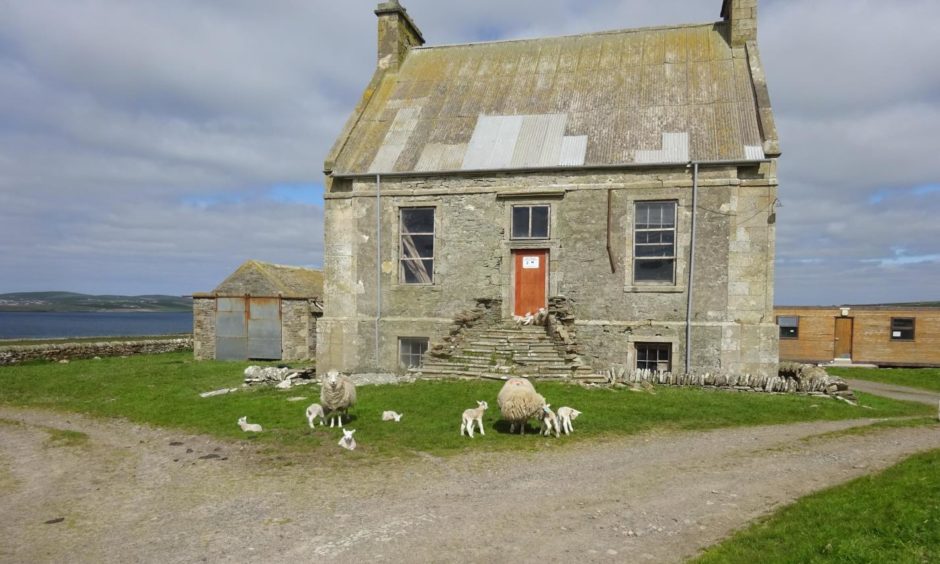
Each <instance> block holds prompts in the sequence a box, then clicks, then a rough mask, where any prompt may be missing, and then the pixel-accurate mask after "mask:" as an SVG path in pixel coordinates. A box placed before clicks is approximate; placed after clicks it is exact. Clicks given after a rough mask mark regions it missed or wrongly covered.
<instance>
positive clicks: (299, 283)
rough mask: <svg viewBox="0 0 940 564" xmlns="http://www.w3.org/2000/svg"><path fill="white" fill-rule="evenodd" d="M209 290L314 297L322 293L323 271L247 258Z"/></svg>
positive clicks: (236, 294) (289, 296)
mask: <svg viewBox="0 0 940 564" xmlns="http://www.w3.org/2000/svg"><path fill="white" fill-rule="evenodd" d="M212 294H215V295H223V296H244V295H245V294H251V295H252V296H264V297H274V296H278V295H280V296H281V297H285V298H318V297H321V296H322V295H323V272H322V271H319V270H313V269H310V268H301V267H299V266H284V265H280V264H271V263H268V262H261V261H256V260H249V261H246V262H245V263H244V264H242V265H241V266H239V267H238V269H237V270H236V271H235V272H233V273H232V274H231V275H229V277H228V278H226V279H225V280H224V281H223V282H222V283H221V284H219V285H218V286H217V287H216V289H215V290H213V291H212Z"/></svg>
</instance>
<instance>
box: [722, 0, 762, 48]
mask: <svg viewBox="0 0 940 564" xmlns="http://www.w3.org/2000/svg"><path fill="white" fill-rule="evenodd" d="M721 17H722V18H724V20H725V21H726V22H728V39H729V40H730V41H731V46H732V47H744V45H745V44H746V43H747V42H748V41H756V40H757V0H724V3H723V4H722V5H721Z"/></svg>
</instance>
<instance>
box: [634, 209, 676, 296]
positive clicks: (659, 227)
mask: <svg viewBox="0 0 940 564" xmlns="http://www.w3.org/2000/svg"><path fill="white" fill-rule="evenodd" d="M675 281H676V203H675V202H637V203H636V222H635V224H634V228H633V282H634V283H647V284H675Z"/></svg>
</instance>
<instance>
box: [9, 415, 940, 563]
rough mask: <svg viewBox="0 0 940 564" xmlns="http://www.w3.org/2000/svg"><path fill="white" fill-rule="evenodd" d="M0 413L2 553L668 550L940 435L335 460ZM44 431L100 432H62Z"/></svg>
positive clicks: (673, 439) (776, 436)
mask: <svg viewBox="0 0 940 564" xmlns="http://www.w3.org/2000/svg"><path fill="white" fill-rule="evenodd" d="M0 418H2V419H4V420H6V422H2V423H0V539H2V544H0V559H2V560H3V561H6V562H50V561H57V562H62V561H70V562H99V561H104V562H118V561H121V562H126V561H141V562H155V561H159V562H161V563H168V562H192V561H200V560H203V559H205V560H208V561H210V562H211V561H239V562H244V561H253V562H264V561H284V560H291V561H341V562H361V561H367V560H386V561H403V562H430V561H443V562H448V561H458V560H459V561H465V562H466V561H471V562H482V561H495V560H501V561H506V560H508V559H513V560H518V561H552V562H554V561H561V560H562V559H565V560H570V559H571V557H572V556H574V557H577V559H578V560H587V561H611V562H613V561H619V562H623V561H632V562H642V561H650V562H674V561H681V560H683V559H684V558H686V557H688V556H690V555H693V554H695V553H696V552H697V551H698V550H699V549H700V548H701V547H704V546H707V545H709V544H711V543H713V542H715V541H717V540H720V539H721V538H722V537H724V536H726V535H727V534H728V533H729V532H731V531H732V530H734V529H736V528H739V527H741V526H743V525H744V524H745V523H747V522H748V521H750V520H751V519H753V518H755V517H757V516H759V515H762V514H765V513H767V512H769V511H771V510H773V509H774V508H775V507H777V506H779V505H781V504H784V503H787V502H790V501H792V500H794V499H795V498H797V497H799V496H802V495H805V494H807V493H809V492H812V491H815V490H818V489H821V488H824V487H827V486H830V485H833V484H837V483H840V482H844V481H846V480H848V479H850V478H853V477H856V476H859V475H862V474H867V473H871V472H874V471H876V470H879V469H881V468H884V467H886V466H889V465H891V464H893V463H895V462H897V461H898V460H900V459H902V458H904V457H905V456H907V455H909V454H912V453H914V452H917V451H922V450H926V449H933V448H940V430H938V429H937V428H936V427H922V428H911V429H880V430H874V431H872V432H871V433H868V434H864V435H854V436H840V437H820V438H818V439H813V440H811V441H808V442H807V441H801V440H800V439H803V438H805V437H809V436H812V435H818V434H821V433H825V432H828V431H834V430H839V429H845V428H848V427H852V426H858V425H865V424H867V423H869V422H870V421H862V420H859V421H850V422H833V423H807V424H798V425H785V426H772V427H760V428H749V429H735V430H725V431H710V432H700V433H698V432H696V433H669V434H646V435H640V436H637V437H633V438H630V439H624V440H617V441H613V442H606V443H603V444H590V445H579V446H573V447H571V448H565V449H559V450H556V451H553V452H550V453H549V452H546V453H538V454H522V455H492V454H479V453H470V454H467V455H462V456H458V457H454V458H448V459H439V458H435V457H425V458H422V459H419V460H413V461H410V462H393V463H391V464H390V465H388V466H381V467H380V466H363V465H359V467H356V468H353V469H349V470H347V471H344V472H343V473H342V474H340V472H337V471H333V472H328V471H326V470H324V469H323V468H317V467H316V466H315V465H310V466H306V465H305V466H303V467H300V466H284V467H280V468H278V467H273V466H272V465H271V464H270V462H265V461H261V460H259V455H257V454H255V453H253V452H249V450H242V447H241V446H240V445H239V444H233V443H221V442H217V441H213V440H212V439H207V438H205V437H193V436H182V435H180V434H177V433H172V432H169V431H165V430H157V429H150V428H145V427H138V426H134V425H131V424H126V423H120V422H108V421H98V420H92V419H88V418H85V417H82V416H78V415H59V414H52V413H47V412H38V411H21V410H13V409H7V408H0ZM12 422H20V423H12ZM48 428H57V429H74V430H79V431H82V432H85V433H87V434H88V435H89V436H90V440H89V441H88V444H87V445H85V446H53V445H51V444H50V443H49V441H48V438H49V433H48V431H47V430H46V429H48ZM324 432H325V431H324ZM475 440H476V441H482V440H485V438H477V439H475ZM171 443H182V444H171ZM187 451H189V452H187ZM206 456H209V457H208V458H205V457H206ZM59 518H64V519H63V520H62V521H59V522H52V521H54V520H57V519H59ZM47 521H50V523H48V524H47V523H46V522H47Z"/></svg>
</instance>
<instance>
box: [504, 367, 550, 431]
mask: <svg viewBox="0 0 940 564" xmlns="http://www.w3.org/2000/svg"><path fill="white" fill-rule="evenodd" d="M496 401H497V403H498V404H499V410H500V412H501V413H502V416H503V419H505V420H507V421H509V423H510V425H509V432H510V433H514V432H516V425H519V433H520V434H521V435H525V426H526V423H527V422H528V420H529V419H530V418H532V417H536V416H538V415H539V413H540V412H541V411H542V406H543V405H545V403H546V402H545V398H544V397H542V396H541V395H540V394H539V393H537V392H536V391H535V386H533V385H532V382H529V381H528V380H526V379H525V378H510V379H509V380H507V381H506V383H505V384H503V387H502V389H501V390H500V391H499V395H498V396H496Z"/></svg>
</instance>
